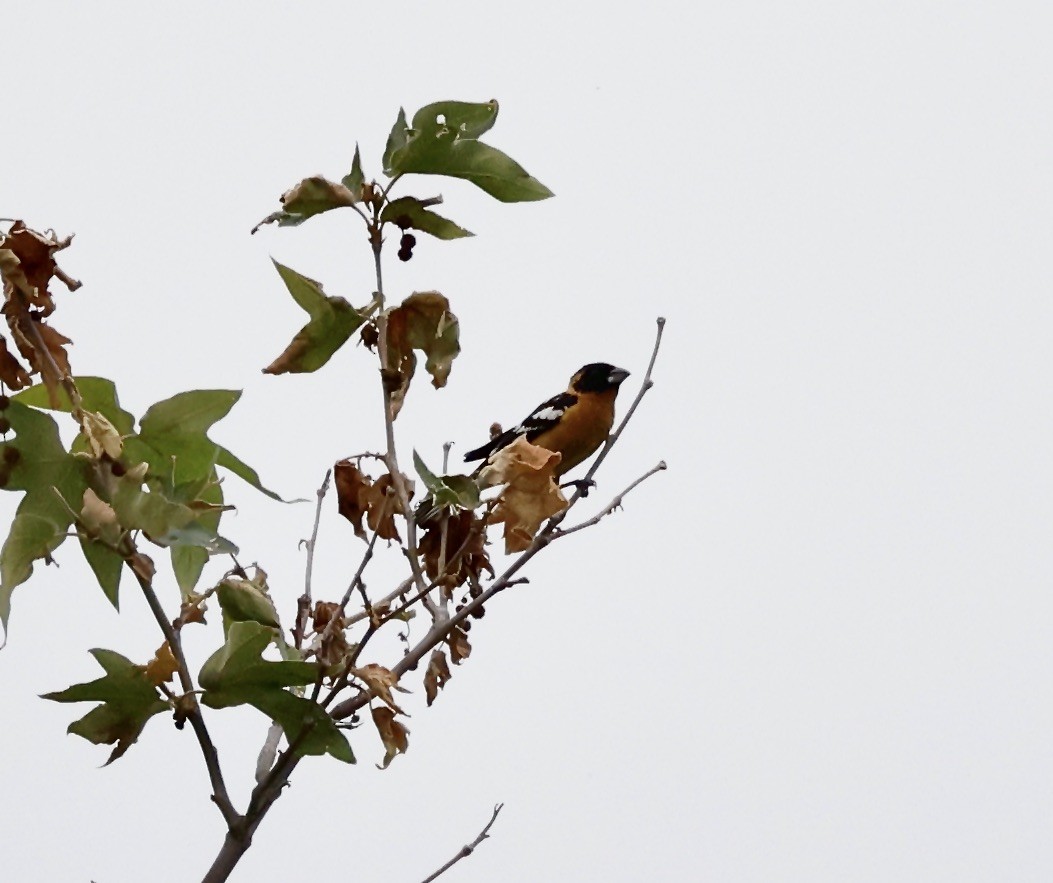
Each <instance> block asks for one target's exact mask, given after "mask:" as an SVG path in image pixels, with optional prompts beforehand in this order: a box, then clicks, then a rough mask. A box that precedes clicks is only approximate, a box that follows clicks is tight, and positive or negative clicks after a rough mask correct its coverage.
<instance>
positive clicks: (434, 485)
mask: <svg viewBox="0 0 1053 883" xmlns="http://www.w3.org/2000/svg"><path fill="white" fill-rule="evenodd" d="M413 465H414V466H415V467H416V469H417V474H418V475H419V476H420V477H421V481H423V482H424V486H425V487H426V488H427V489H428V493H429V495H430V496H431V498H432V500H433V502H434V506H436V507H443V506H449V507H451V508H456V509H474V508H475V507H476V506H478V505H479V486H478V485H477V484H476V483H475V482H474V481H473V480H472V477H471V476H469V475H436V474H435V473H433V472H432V471H431V470H430V469H428V467H427V466H426V465H425V464H424V461H423V460H422V459H421V456H420V454H418V453H417V452H416V451H414V452H413Z"/></svg>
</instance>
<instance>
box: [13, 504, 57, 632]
mask: <svg viewBox="0 0 1053 883" xmlns="http://www.w3.org/2000/svg"><path fill="white" fill-rule="evenodd" d="M65 538H66V528H65V527H61V526H59V525H57V524H55V522H53V521H51V520H49V519H47V518H43V517H42V516H40V515H30V514H26V513H19V514H18V515H16V516H15V519H14V521H12V522H11V532H10V533H9V534H8V535H7V540H6V541H5V542H4V546H3V549H0V622H2V623H3V626H4V630H5V632H6V630H7V621H8V618H9V617H10V615H11V592H12V591H14V589H15V588H16V587H17V586H20V585H21V584H22V583H24V582H25V581H26V580H27V579H29V577H30V576H31V575H32V573H33V562H34V561H37V560H38V559H40V558H46V557H47V556H48V555H50V554H51V553H52V552H54V551H55V549H57V548H58V547H59V546H60V545H61V544H62V541H63V540H64V539H65Z"/></svg>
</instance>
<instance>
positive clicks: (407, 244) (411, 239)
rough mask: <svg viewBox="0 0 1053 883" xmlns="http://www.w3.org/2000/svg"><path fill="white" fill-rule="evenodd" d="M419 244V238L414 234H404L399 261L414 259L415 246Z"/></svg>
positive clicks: (400, 241)
mask: <svg viewBox="0 0 1053 883" xmlns="http://www.w3.org/2000/svg"><path fill="white" fill-rule="evenodd" d="M416 244H417V237H416V236H414V235H413V234H412V233H403V234H402V238H401V239H400V240H399V260H400V261H408V260H409V259H410V258H411V257H413V246H415V245H416Z"/></svg>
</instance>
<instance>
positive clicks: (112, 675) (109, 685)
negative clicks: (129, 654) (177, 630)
mask: <svg viewBox="0 0 1053 883" xmlns="http://www.w3.org/2000/svg"><path fill="white" fill-rule="evenodd" d="M90 652H91V655H92V656H94V657H95V660H96V662H98V663H99V665H101V666H102V667H103V669H104V670H105V672H106V675H105V676H104V677H101V678H99V679H98V680H94V681H91V682H90V683H86V684H74V685H73V686H72V687H69V688H68V689H65V690H61V691H59V692H56V693H45V694H44V697H43V698H44V699H51V700H52V701H54V702H92V701H94V702H101V703H102V704H101V705H99V706H98V707H97V708H94V709H92V710H91V711H89V712H88V713H87V714H86V715H85V716H84V717H82V718H81V719H80V720H78V721H74V722H73V723H72V724H70V725H69V728H68V730H67V732H69V733H73V734H75V735H77V736H81V737H82V738H84V739H87V740H88V741H89V742H94V743H95V744H96V745H101V744H104V743H105V744H110V745H113V744H114V743H116V745H115V747H114V749H113V751H112V753H111V754H110V758H109V760H107V761H106V763H107V764H110V763H113V761H115V760H116V759H117V758H118V757H120V756H121V755H122V754H124V753H125V752H126V751H127V750H128V749H129V748H130V747H131V746H132V745H134V744H135V742H136V740H137V739H138V738H139V734H140V733H141V732H142V731H143V727H145V726H146V724H147V722H148V721H149V720H150V718H152V717H153V716H154V715H155V714H160V713H161V712H162V711H166V710H168V707H169V706H168V703H167V702H165V701H163V700H162V699H161V698H160V696H159V695H158V692H157V688H156V687H155V686H154V684H153V683H151V678H150V676H149V675H148V674H147V670H146V667H145V666H141V665H136V664H135V663H133V662H132V661H131V660H129V659H126V658H125V657H124V656H121V654H120V653H114V652H113V651H112V650H92V651H90ZM159 652H160V651H159Z"/></svg>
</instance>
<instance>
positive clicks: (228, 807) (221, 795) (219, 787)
mask: <svg viewBox="0 0 1053 883" xmlns="http://www.w3.org/2000/svg"><path fill="white" fill-rule="evenodd" d="M122 557H123V558H124V563H125V564H127V565H128V568H129V569H130V570H131V571H132V573H133V574H134V575H135V579H136V582H138V583H139V588H140V589H142V592H143V596H144V597H145V598H146V603H147V606H149V608H150V611H151V612H152V613H153V615H154V619H155V620H157V625H158V626H159V627H160V629H161V632H162V633H163V634H164V636H165V640H166V641H167V642H168V646H169V647H170V648H171V650H172V655H173V656H174V657H175V660H176V665H177V666H178V672H177V673H178V675H179V683H180V685H181V686H182V688H183V695H184V697H185V700H186V704H187V707H186V708H185V709H183V713H184V714H185V715H186V719H187V720H188V721H190V726H191V727H192V728H193V730H194V735H195V736H197V741H198V745H199V746H200V747H201V755H202V757H204V760H205V768H206V769H207V770H208V778H209V781H210V782H211V783H212V801H213V802H214V803H215V804H216V806H217V807H219V811H220V812H221V813H222V814H223V819H224V820H225V821H226V823H227V827H228V828H231V827H234V826H236V825H238V824H239V823H240V822H241V816H240V815H239V814H238V812H237V810H235V809H234V804H233V803H231V800H230V795H229V794H228V793H227V785H226V782H224V780H223V770H222V768H221V767H220V764H219V752H218V751H216V746H215V745H214V744H213V742H212V737H211V736H210V735H209V732H208V727H207V726H206V725H205V718H204V715H202V713H201V706H200V705H198V702H197V698H196V697H195V696H194V680H193V678H191V676H190V669H189V668H188V667H187V663H186V655H185V654H184V653H183V644H182V642H181V641H180V638H179V633H178V632H177V631H176V630H175V627H174V626H173V625H172V623H171V622H169V620H168V617H167V616H165V611H164V608H163V607H162V606H161V602H160V600H159V599H158V597H157V593H156V592H155V591H154V587H153V581H152V579H151V578H149V577H148V576H147V575H146V574H145V573H143V572H142V569H143V564H144V562H145V561H148V560H149V559H147V558H146V556H145V555H141V554H140V553H139V552H137V551H136V550H135V547H134V546H133V545H132V544H131V541H130V540H129V541H128V542H127V543H126V545H125V549H124V550H123V552H122ZM151 567H152V564H151Z"/></svg>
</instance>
